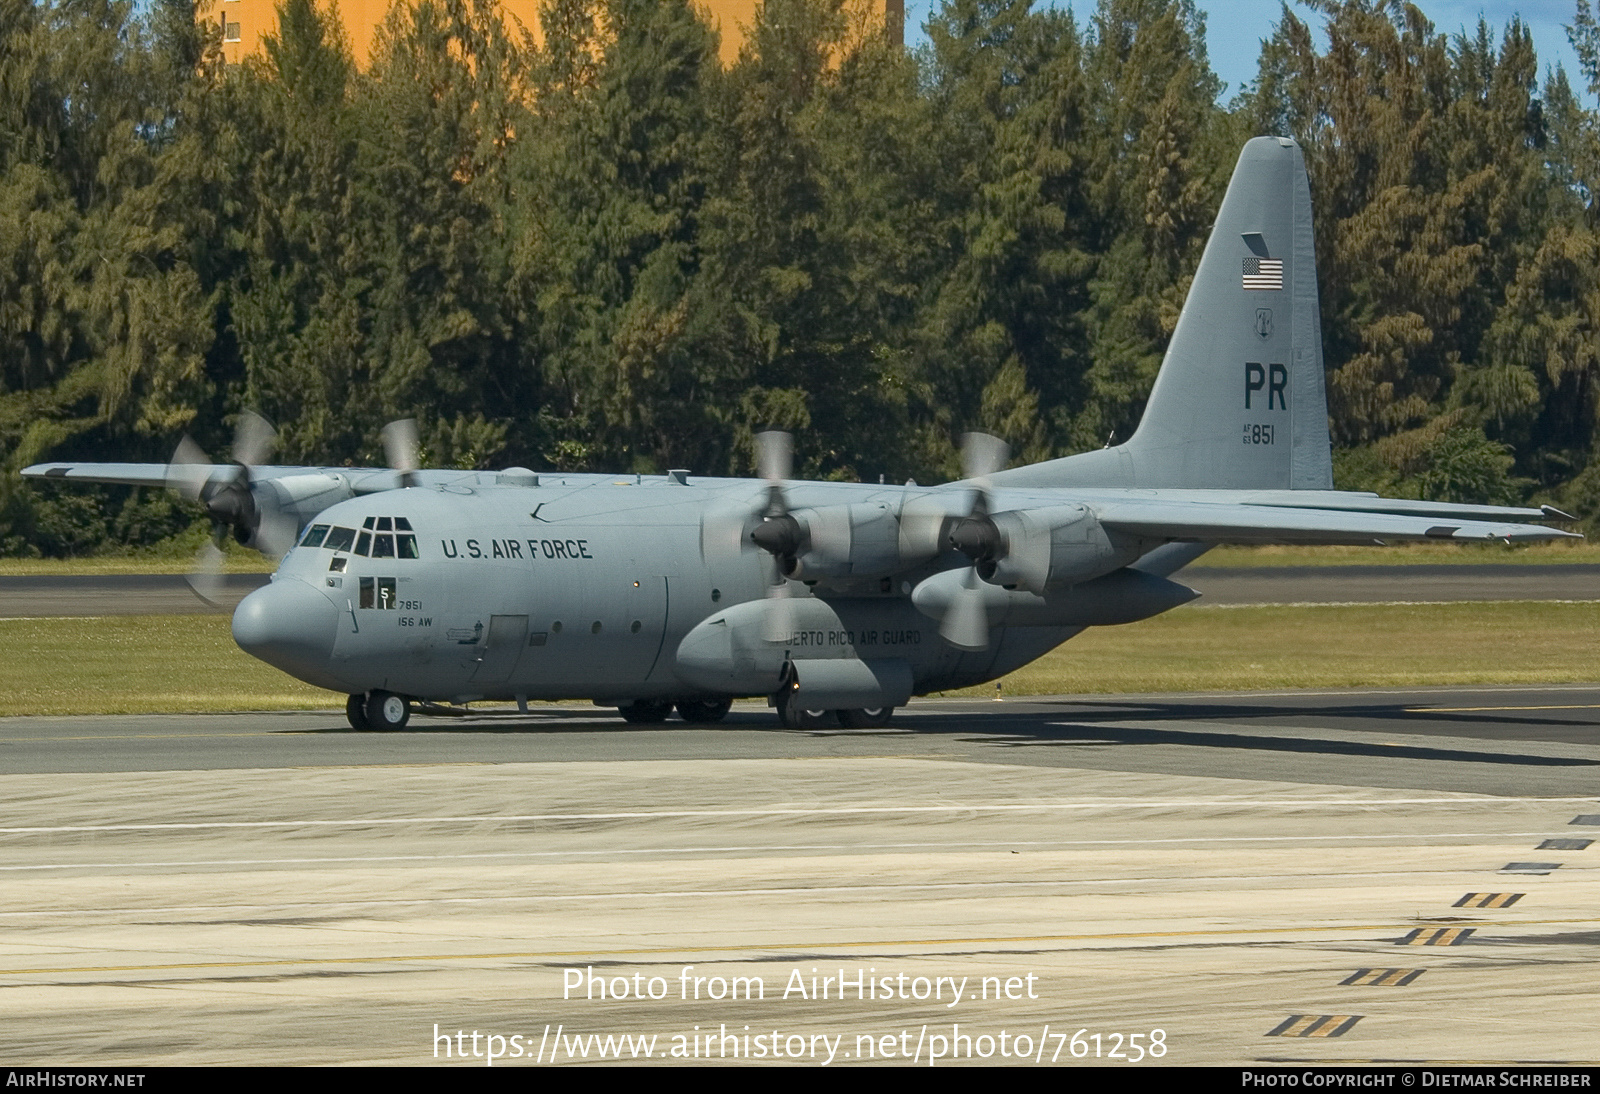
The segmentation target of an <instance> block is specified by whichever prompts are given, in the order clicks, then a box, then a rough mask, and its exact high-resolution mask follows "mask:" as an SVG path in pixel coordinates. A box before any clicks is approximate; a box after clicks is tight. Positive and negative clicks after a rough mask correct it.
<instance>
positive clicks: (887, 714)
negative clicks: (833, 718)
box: [839, 707, 894, 729]
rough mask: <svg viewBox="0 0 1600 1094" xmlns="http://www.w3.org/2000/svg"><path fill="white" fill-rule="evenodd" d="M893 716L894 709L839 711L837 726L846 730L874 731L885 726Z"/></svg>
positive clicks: (876, 708) (869, 708)
mask: <svg viewBox="0 0 1600 1094" xmlns="http://www.w3.org/2000/svg"><path fill="white" fill-rule="evenodd" d="M893 716H894V707H867V708H866V709H865V710H841V711H840V712H839V724H840V725H842V726H844V727H845V728H846V729H876V728H878V727H879V726H881V725H887V724H888V723H889V719H890V718H892V717H893Z"/></svg>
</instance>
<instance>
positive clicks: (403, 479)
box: [383, 418, 418, 486]
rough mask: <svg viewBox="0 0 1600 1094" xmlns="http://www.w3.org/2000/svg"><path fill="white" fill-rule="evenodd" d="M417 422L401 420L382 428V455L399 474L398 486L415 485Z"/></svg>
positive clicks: (413, 419) (408, 419)
mask: <svg viewBox="0 0 1600 1094" xmlns="http://www.w3.org/2000/svg"><path fill="white" fill-rule="evenodd" d="M417 447H418V441H417V420H416V419H415V418H401V419H400V420H399V421H394V422H390V423H389V424H388V425H386V426H384V427H383V453H384V457H385V458H386V459H388V461H389V466H390V467H392V468H394V469H395V470H396V471H398V472H400V485H402V486H415V485H416V484H417Z"/></svg>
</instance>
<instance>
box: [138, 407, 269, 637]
mask: <svg viewBox="0 0 1600 1094" xmlns="http://www.w3.org/2000/svg"><path fill="white" fill-rule="evenodd" d="M277 437H278V434H277V431H276V430H274V429H273V428H272V426H271V425H269V424H268V423H267V420H266V419H265V418H263V417H261V416H260V415H259V414H256V413H254V412H252V411H248V410H247V411H245V412H244V413H242V414H240V415H239V420H238V422H237V424H236V425H235V427H234V437H233V452H232V455H233V460H232V462H231V463H229V464H226V465H221V466H219V465H217V464H215V463H213V462H212V461H211V458H210V457H209V456H207V455H206V454H205V451H204V450H203V449H201V447H200V446H199V445H197V444H195V443H194V440H193V439H192V438H190V437H189V436H187V435H185V436H184V438H183V439H182V440H180V441H179V442H178V447H177V450H176V451H174V452H173V454H172V459H171V461H170V462H168V464H167V476H166V477H167V485H168V486H169V487H170V488H171V489H173V490H175V491H176V492H177V493H179V494H181V495H182V496H183V497H185V498H187V499H189V500H190V501H195V502H199V503H200V504H201V505H204V506H205V508H206V512H207V513H209V514H210V516H211V538H210V539H209V540H207V541H206V543H205V544H204V546H202V547H201V548H200V552H199V554H198V555H196V556H195V564H194V571H193V572H192V573H190V574H189V575H188V578H187V580H188V582H189V587H190V588H191V589H193V590H194V592H195V595H196V596H198V597H199V598H200V599H201V600H204V601H205V602H206V603H207V604H210V605H212V606H213V607H218V606H220V605H219V603H218V599H219V595H220V593H221V591H222V565H223V559H224V556H223V553H222V544H223V543H224V542H225V540H226V537H227V536H228V534H229V533H230V532H231V533H232V535H233V538H234V539H236V540H237V541H238V542H240V543H253V544H254V545H255V546H257V547H258V548H260V549H261V550H262V551H263V552H264V553H266V554H270V555H281V554H283V553H285V552H286V551H288V550H289V548H290V547H292V546H294V535H295V532H296V530H297V529H296V524H295V521H294V518H292V517H288V516H285V515H284V514H282V513H279V512H278V511H277V510H276V508H272V509H270V510H263V509H262V508H261V507H260V506H258V505H257V504H256V497H255V493H254V492H253V491H252V489H251V485H252V481H253V476H252V472H251V469H252V468H254V467H259V466H260V465H261V464H262V463H264V462H265V461H266V459H267V457H268V456H270V455H271V454H272V448H273V445H274V444H275V443H276V442H277Z"/></svg>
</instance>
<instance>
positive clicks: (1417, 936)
mask: <svg viewBox="0 0 1600 1094" xmlns="http://www.w3.org/2000/svg"><path fill="white" fill-rule="evenodd" d="M1476 930H1477V928H1476V927H1418V928H1417V929H1416V930H1414V931H1412V932H1411V933H1410V934H1408V935H1406V936H1405V937H1404V938H1402V939H1401V940H1400V941H1399V942H1398V943H1397V945H1401V946H1459V945H1461V944H1462V943H1464V942H1466V940H1467V939H1469V938H1471V937H1472V934H1473V932H1474V931H1476Z"/></svg>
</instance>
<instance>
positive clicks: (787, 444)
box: [756, 429, 794, 486]
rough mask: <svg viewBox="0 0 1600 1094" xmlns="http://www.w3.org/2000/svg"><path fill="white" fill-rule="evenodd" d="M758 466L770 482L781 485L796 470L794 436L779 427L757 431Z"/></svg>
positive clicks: (762, 475) (763, 476) (762, 474)
mask: <svg viewBox="0 0 1600 1094" xmlns="http://www.w3.org/2000/svg"><path fill="white" fill-rule="evenodd" d="M756 466H757V467H759V468H760V469H761V477H762V478H764V479H766V480H767V482H768V483H770V484H772V485H774V486H777V485H780V484H781V483H782V482H783V481H784V480H785V479H787V478H788V477H789V473H790V472H791V471H793V470H794V437H793V436H791V435H790V434H788V433H784V432H783V431H782V430H777V429H772V430H768V431H767V432H765V433H757V434H756Z"/></svg>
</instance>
